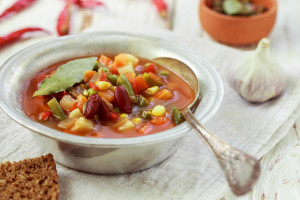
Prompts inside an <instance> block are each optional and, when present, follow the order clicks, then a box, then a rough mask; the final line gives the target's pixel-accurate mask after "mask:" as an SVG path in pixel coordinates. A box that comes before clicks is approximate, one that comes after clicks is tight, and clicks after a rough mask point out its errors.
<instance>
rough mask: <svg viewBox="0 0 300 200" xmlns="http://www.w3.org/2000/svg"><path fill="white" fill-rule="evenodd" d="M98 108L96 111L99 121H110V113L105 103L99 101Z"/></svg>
mask: <svg viewBox="0 0 300 200" xmlns="http://www.w3.org/2000/svg"><path fill="white" fill-rule="evenodd" d="M100 102H101V103H100V108H99V111H98V115H99V119H100V120H102V121H106V120H109V119H110V111H109V108H108V106H107V105H106V103H105V102H104V101H103V100H102V99H100Z"/></svg>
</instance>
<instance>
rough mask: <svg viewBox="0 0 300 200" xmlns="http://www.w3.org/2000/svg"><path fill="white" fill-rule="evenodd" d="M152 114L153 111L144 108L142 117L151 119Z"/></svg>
mask: <svg viewBox="0 0 300 200" xmlns="http://www.w3.org/2000/svg"><path fill="white" fill-rule="evenodd" d="M151 115H152V113H151V111H150V110H144V111H143V112H142V116H141V117H142V118H143V119H146V120H150V119H151Z"/></svg>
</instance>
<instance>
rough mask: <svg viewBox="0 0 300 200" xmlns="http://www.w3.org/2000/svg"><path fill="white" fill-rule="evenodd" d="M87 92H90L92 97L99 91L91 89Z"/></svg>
mask: <svg viewBox="0 0 300 200" xmlns="http://www.w3.org/2000/svg"><path fill="white" fill-rule="evenodd" d="M87 91H88V94H89V96H91V95H93V94H97V91H95V90H93V89H92V88H89V89H88V90H87Z"/></svg>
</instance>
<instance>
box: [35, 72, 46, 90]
mask: <svg viewBox="0 0 300 200" xmlns="http://www.w3.org/2000/svg"><path fill="white" fill-rule="evenodd" d="M45 78H46V74H45V73H41V74H40V75H38V76H37V77H36V84H37V86H38V88H39V87H40V85H41V83H42V82H43V81H44V80H45Z"/></svg>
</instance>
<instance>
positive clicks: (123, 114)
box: [120, 113, 128, 118]
mask: <svg viewBox="0 0 300 200" xmlns="http://www.w3.org/2000/svg"><path fill="white" fill-rule="evenodd" d="M127 116H128V115H127V114H125V113H122V114H121V115H120V117H121V118H125V117H127Z"/></svg>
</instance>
